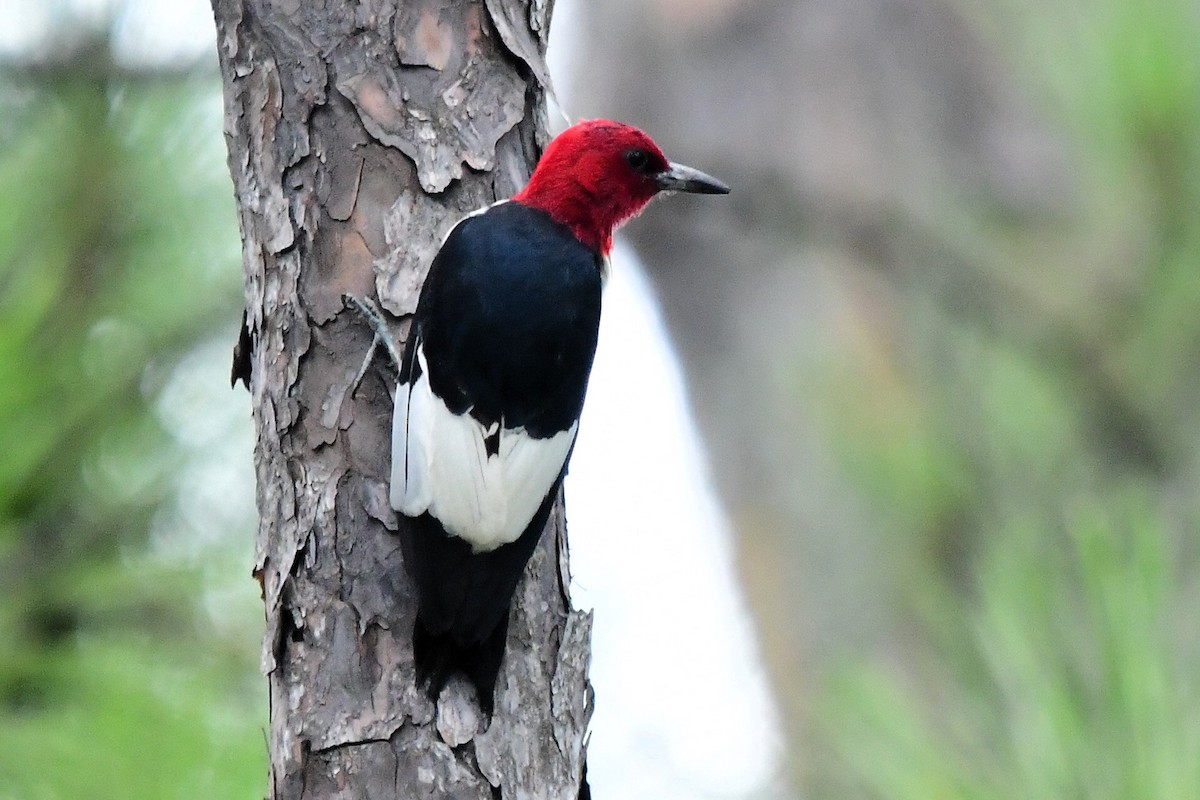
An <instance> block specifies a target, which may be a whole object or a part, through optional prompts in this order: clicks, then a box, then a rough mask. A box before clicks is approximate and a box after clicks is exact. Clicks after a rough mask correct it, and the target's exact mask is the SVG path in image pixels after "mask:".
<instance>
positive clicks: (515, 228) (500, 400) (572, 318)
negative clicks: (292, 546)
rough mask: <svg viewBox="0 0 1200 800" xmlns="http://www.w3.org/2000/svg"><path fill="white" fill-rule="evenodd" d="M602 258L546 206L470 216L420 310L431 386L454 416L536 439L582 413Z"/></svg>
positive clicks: (439, 262)
mask: <svg viewBox="0 0 1200 800" xmlns="http://www.w3.org/2000/svg"><path fill="white" fill-rule="evenodd" d="M599 259H600V256H599V254H598V253H596V252H595V251H593V250H591V249H589V248H588V247H586V246H585V245H583V244H582V243H580V241H579V240H578V239H576V238H575V236H574V234H573V233H571V230H570V229H569V228H567V227H566V226H565V225H561V224H559V223H557V222H555V221H554V220H553V219H551V218H550V216H549V215H548V214H546V213H545V212H544V211H541V210H539V209H535V208H531V207H529V206H525V205H522V204H520V203H517V202H514V201H509V202H507V203H502V204H500V205H497V206H493V207H492V208H490V209H489V210H488V211H486V212H484V213H483V214H480V215H477V216H473V217H468V218H467V219H465V220H463V221H462V222H461V223H459V224H458V226H456V227H455V229H454V230H453V231H452V232H451V233H450V235H449V236H448V237H447V239H446V243H445V244H444V245H443V246H442V249H441V251H440V252H439V253H438V255H437V257H436V258H435V259H434V261H433V264H432V266H431V267H430V270H429V277H428V279H427V280H426V282H425V287H424V289H423V290H422V292H421V299H420V302H419V303H418V306H417V314H416V323H415V324H416V326H417V335H418V337H419V338H420V340H421V342H422V343H423V344H424V351H425V358H426V361H427V363H428V365H429V372H430V379H431V385H432V388H433V391H434V394H436V395H437V396H438V397H440V398H441V399H442V400H443V401H444V402H445V403H446V405H447V407H448V408H449V409H450V410H451V411H452V412H454V413H456V414H461V413H463V412H465V411H467V410H468V409H470V412H471V415H472V416H474V417H475V418H476V419H478V420H479V421H480V422H483V423H484V424H485V425H488V424H491V423H492V422H495V421H498V420H501V419H503V421H504V425H505V426H506V427H508V428H525V429H526V431H527V432H528V433H529V434H530V435H532V436H534V437H536V438H546V437H549V436H553V435H554V434H555V433H558V432H559V431H562V430H566V429H567V428H569V427H570V426H571V425H572V424H573V423H574V422H575V420H576V419H578V418H579V412H580V410H581V409H582V408H583V396H584V392H585V391H586V390H587V380H588V373H589V372H590V371H591V368H592V358H593V356H594V355H595V353H596V336H597V333H598V330H599V326H600V288H601V286H600V263H599Z"/></svg>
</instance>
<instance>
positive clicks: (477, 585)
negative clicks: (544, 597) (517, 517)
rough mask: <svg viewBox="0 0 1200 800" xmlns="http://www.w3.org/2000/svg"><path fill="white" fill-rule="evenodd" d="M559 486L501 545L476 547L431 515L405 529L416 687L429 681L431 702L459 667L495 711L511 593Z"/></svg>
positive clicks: (482, 705)
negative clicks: (413, 597) (413, 604)
mask: <svg viewBox="0 0 1200 800" xmlns="http://www.w3.org/2000/svg"><path fill="white" fill-rule="evenodd" d="M560 480H561V478H560ZM558 487H559V484H558V482H555V484H554V486H553V487H551V489H550V492H549V493H548V494H547V495H546V498H545V500H543V501H542V505H541V507H539V508H538V510H537V513H536V514H534V515H533V519H532V520H530V522H529V525H528V526H527V527H526V529H525V531H524V533H522V534H521V536H520V537H518V538H517V540H516V541H514V542H510V543H509V544H505V545H501V546H500V547H497V548H496V549H495V550H490V551H487V552H482V553H476V552H474V551H473V550H472V549H471V546H470V545H469V544H468V543H467V542H465V541H464V540H462V539H460V538H458V537H457V536H450V535H448V534H447V533H446V531H445V529H444V528H442V525H441V523H440V522H438V521H437V519H435V518H434V517H433V516H432V515H431V514H428V513H425V514H422V515H421V516H419V517H410V518H409V520H408V524H407V525H405V526H403V527H402V528H401V531H400V543H401V547H402V548H403V551H404V560H405V563H406V565H407V567H408V570H409V573H410V574H411V575H412V576H413V578H414V580H415V582H416V585H417V593H418V607H417V624H416V626H415V628H414V630H413V661H414V664H415V667H416V673H417V685H418V686H425V687H426V688H427V689H428V690H429V694H430V697H431V698H432V699H435V700H436V699H437V696H438V694H440V693H441V691H442V688H443V687H445V685H446V682H447V681H448V680H449V679H450V676H451V675H453V674H454V673H455V672H461V673H463V674H464V675H465V676H466V677H467V678H468V679H469V680H470V681H471V683H472V684H474V686H475V690H476V692H477V693H478V697H479V707H480V708H481V709H482V710H483V711H484V712H486V713H487V714H488V715H490V714H491V712H492V709H493V707H494V705H495V688H496V678H497V676H498V675H499V674H500V665H501V663H502V661H503V660H504V646H505V642H506V640H507V638H508V613H509V608H510V606H511V605H512V598H513V592H514V591H515V590H516V587H517V584H518V583H519V582H520V580H521V575H522V574H523V573H524V572H525V564H526V563H527V562H528V561H529V557H530V556H531V555H532V554H533V551H534V549H535V548H536V547H537V543H538V540H539V539H540V538H541V536H542V529H543V528H545V527H546V520H547V519H548V518H549V516H550V509H551V508H552V507H553V506H554V501H555V499H556V498H557V497H558Z"/></svg>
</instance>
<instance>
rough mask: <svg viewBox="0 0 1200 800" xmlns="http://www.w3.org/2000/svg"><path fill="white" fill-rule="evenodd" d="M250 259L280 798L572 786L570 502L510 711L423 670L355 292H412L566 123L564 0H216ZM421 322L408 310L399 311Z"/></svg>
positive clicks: (381, 403) (262, 552) (408, 302)
mask: <svg viewBox="0 0 1200 800" xmlns="http://www.w3.org/2000/svg"><path fill="white" fill-rule="evenodd" d="M213 7H214V12H215V16H216V22H217V30H218V48H219V51H220V60H221V71H222V75H223V77H224V83H225V133H226V138H227V142H228V146H229V164H230V171H231V173H232V175H233V181H234V186H235V190H236V195H237V203H238V208H239V216H240V223H241V230H242V240H243V258H244V264H245V271H246V307H247V329H248V335H249V339H248V341H245V342H244V343H243V345H244V348H243V349H246V348H247V347H248V349H249V350H250V358H249V362H248V363H249V365H250V376H249V377H250V380H249V386H250V390H251V393H252V395H253V405H254V419H255V426H256V431H257V444H256V448H255V466H256V470H257V479H258V508H259V514H260V522H259V529H258V534H257V539H256V555H255V559H256V563H255V576H256V577H257V578H258V580H259V582H260V583H261V585H262V592H263V601H264V604H265V607H266V623H267V624H266V636H265V639H264V647H263V669H264V671H265V673H266V674H267V675H268V679H269V684H270V698H271V722H270V726H271V732H270V742H269V745H270V761H271V796H272V797H273V798H326V797H356V798H359V797H362V798H375V797H379V798H383V797H389V798H390V797H405V798H413V797H422V798H424V797H455V798H464V799H465V798H488V799H489V800H490V798H495V797H504V798H524V797H538V798H566V797H572V798H573V797H575V796H577V794H578V793H579V789H580V784H581V781H582V780H583V778H582V775H583V764H584V752H583V751H584V733H585V729H586V726H587V723H588V719H589V717H590V714H591V689H590V686H589V684H588V681H587V665H588V661H589V658H590V644H589V641H590V632H591V617H590V615H588V614H585V613H581V612H578V611H574V610H572V608H571V605H570V601H569V598H568V594H567V587H568V584H569V573H568V564H567V555H566V546H565V545H566V530H565V524H564V517H563V509H562V504H561V501H560V503H559V505H558V506H557V507H556V510H555V513H554V514H553V515H552V518H551V521H550V524H549V530H548V532H547V534H546V535H544V536H543V538H542V542H541V544H540V545H539V548H538V551H537V552H536V553H535V555H534V557H533V559H532V560H531V562H530V565H529V567H528V572H527V575H526V578H525V580H524V582H523V583H522V586H521V587H520V588H519V589H518V591H517V597H516V600H515V603H514V610H513V613H512V621H511V625H510V628H509V639H508V647H507V654H506V658H505V663H504V667H503V669H502V671H501V674H500V678H499V681H498V685H497V691H496V710H495V715H494V717H493V718H492V720H491V724H490V726H487V728H486V730H484V726H485V725H486V722H485V721H484V720H482V719H480V718H479V714H478V711H477V710H476V707H475V705H474V704H473V703H472V702H471V701H470V700H469V699H468V698H467V694H466V692H465V691H464V687H465V685H466V684H465V682H463V683H459V682H452V683H451V685H450V686H448V687H447V689H446V690H445V691H444V692H443V693H442V695H441V697H440V699H439V701H438V703H437V704H434V703H432V702H431V701H430V700H429V699H427V698H426V696H425V694H424V692H423V691H421V690H418V689H417V688H416V687H415V686H414V684H413V670H412V651H411V633H412V627H413V617H414V611H415V609H414V602H413V598H414V593H413V587H412V586H411V584H410V582H409V579H408V576H407V574H406V572H405V570H404V565H403V563H402V561H401V555H400V547H399V542H398V539H397V537H396V536H395V535H394V532H395V531H396V530H397V526H399V525H404V524H406V520H405V519H404V518H403V517H400V518H397V516H396V515H395V514H394V512H393V511H392V510H391V509H390V508H389V505H388V501H387V494H388V493H387V478H386V476H387V473H388V454H389V452H390V415H391V407H392V404H391V399H390V397H389V394H388V384H389V383H390V381H391V378H390V377H385V375H386V370H383V369H373V370H370V371H369V372H368V375H367V378H366V380H365V382H364V383H363V384H362V386H361V387H360V388H359V390H358V391H357V392H355V391H353V390H352V386H351V384H352V382H353V379H354V377H355V374H356V372H357V370H358V367H359V364H360V363H361V361H362V358H363V356H364V354H365V353H366V351H367V349H368V347H369V346H370V344H371V332H370V330H369V328H368V327H367V325H366V324H365V323H364V321H363V320H362V319H361V318H360V317H359V316H358V315H357V314H356V313H355V312H354V311H352V310H348V309H347V308H346V307H345V306H344V304H343V299H342V298H343V295H344V294H354V295H358V296H371V295H372V294H375V295H377V296H378V299H379V303H380V305H381V306H382V307H383V308H384V309H385V310H386V311H388V312H390V314H391V315H393V316H395V317H404V316H405V315H408V314H411V313H412V311H413V310H414V308H415V306H416V301H417V294H418V290H419V287H420V285H421V281H422V280H423V278H424V274H425V270H426V269H427V268H428V265H429V262H430V260H431V259H432V257H433V254H434V253H435V252H436V250H437V248H438V245H439V242H440V241H441V238H442V236H443V235H444V233H445V232H446V231H447V230H448V229H449V227H450V226H451V225H452V224H453V223H454V222H455V221H456V220H457V219H458V218H459V217H461V216H462V215H463V214H464V213H466V212H468V211H471V210H474V209H476V208H479V207H481V206H484V205H486V204H488V203H491V202H492V201H494V200H495V199H496V198H498V197H507V196H509V195H510V194H512V193H513V192H514V191H515V190H516V189H517V188H518V187H519V186H520V185H522V184H523V183H524V182H525V180H526V179H527V178H528V175H529V172H530V169H531V168H532V165H533V164H534V163H535V161H536V156H537V155H538V153H539V152H540V148H541V147H542V146H543V145H544V144H545V140H546V124H545V110H544V90H545V86H546V80H547V79H546V71H545V65H544V61H543V58H542V57H543V54H544V51H545V43H546V34H547V29H548V25H549V20H550V12H551V7H552V0H545V1H539V0H532V1H531V2H526V1H525V0H486V1H484V0H479V1H477V2H467V1H466V0H416V2H411V3H397V2H396V1H395V0H364V2H360V3H345V4H341V3H336V4H329V5H328V6H325V4H320V3H300V2H294V1H293V2H270V1H269V0H213ZM397 329H398V328H397Z"/></svg>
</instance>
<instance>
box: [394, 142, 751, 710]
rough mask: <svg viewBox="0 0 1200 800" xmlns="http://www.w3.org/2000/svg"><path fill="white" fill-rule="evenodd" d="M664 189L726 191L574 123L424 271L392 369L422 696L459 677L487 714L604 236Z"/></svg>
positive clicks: (568, 413) (587, 329) (580, 383)
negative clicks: (512, 192)
mask: <svg viewBox="0 0 1200 800" xmlns="http://www.w3.org/2000/svg"><path fill="white" fill-rule="evenodd" d="M664 191H666V192H673V191H680V192H696V193H700V194H725V193H727V192H728V191H729V187H727V186H726V185H725V184H723V183H721V182H720V181H718V180H717V179H715V178H712V177H710V176H708V175H705V174H704V173H702V172H699V171H698V170H694V169H691V168H690V167H685V166H682V165H680V164H673V163H671V162H669V161H667V158H666V156H664V155H663V153H662V151H661V150H660V149H659V148H658V145H656V144H655V143H654V141H653V140H652V139H651V138H650V137H649V136H647V135H646V134H645V133H643V132H642V131H640V130H638V129H637V128H633V127H631V126H629V125H624V124H622V123H619V122H610V121H608V120H592V121H587V122H581V123H579V124H577V125H574V126H573V127H571V128H568V129H567V130H566V131H564V132H563V133H562V134H560V135H559V136H558V137H557V138H555V139H554V140H553V141H552V142H551V143H550V145H549V147H547V148H546V152H545V154H544V155H543V156H542V159H541V161H540V162H539V163H538V165H537V169H536V170H535V171H534V173H533V177H532V178H530V180H529V184H528V185H527V186H526V187H525V188H524V189H523V190H521V191H520V192H518V193H517V194H516V196H515V197H513V198H512V199H511V200H508V201H502V202H499V203H497V204H495V205H493V206H490V207H489V208H487V209H485V210H483V211H480V212H476V213H474V214H471V215H470V216H468V217H466V218H465V219H463V220H462V221H461V222H459V223H458V224H457V225H456V226H455V227H454V229H453V230H451V231H450V234H449V235H448V236H447V237H446V240H445V242H444V243H443V245H442V248H441V250H440V251H439V252H438V254H437V256H436V257H435V258H434V260H433V264H432V265H431V266H430V268H429V277H428V278H427V279H426V282H425V286H424V288H423V289H422V291H421V296H420V300H419V301H418V305H417V311H416V315H415V317H414V319H413V325H412V329H411V332H410V334H409V337H408V343H407V346H406V347H405V350H404V354H403V356H402V358H401V364H400V379H399V386H398V388H397V391H396V406H395V417H394V421H393V429H392V476H391V504H392V506H393V507H394V508H395V509H396V510H397V511H399V512H400V513H401V514H403V515H405V516H407V517H410V518H411V519H410V522H409V524H408V525H405V526H402V537H403V538H402V543H403V551H404V557H405V562H406V563H407V565H408V569H409V571H410V572H411V574H412V576H413V578H414V581H415V583H416V586H417V592H418V603H419V606H418V609H417V624H416V630H415V632H414V637H413V655H414V659H415V662H416V670H417V677H418V681H420V682H424V683H426V684H427V685H428V688H429V689H430V691H431V694H432V695H433V696H436V695H437V693H438V692H439V691H440V690H441V688H442V686H443V685H444V684H445V682H446V680H447V678H448V677H449V676H450V675H451V674H452V673H453V672H455V671H459V670H461V671H462V672H464V673H465V674H466V676H467V677H468V678H470V680H471V681H472V683H474V685H475V688H476V690H477V692H478V698H479V703H480V706H481V707H482V708H483V709H484V710H485V711H486V712H488V713H490V711H491V708H492V703H493V692H494V688H495V682H496V676H497V674H498V672H499V669H500V663H501V659H502V657H503V654H504V643H505V637H506V634H507V629H508V614H509V606H510V604H511V602H512V596H513V592H514V590H515V589H516V586H517V582H518V581H519V580H520V578H521V574H522V572H523V571H524V568H525V564H526V562H527V561H528V560H529V557H530V556H531V555H532V554H533V550H534V547H535V546H536V545H537V542H538V539H539V538H540V537H541V533H542V529H543V528H544V527H545V526H546V520H547V517H548V516H549V514H550V508H551V506H552V505H553V504H554V499H555V497H556V496H557V494H558V488H559V485H560V483H561V481H562V478H563V474H564V473H565V472H566V466H567V459H568V458H569V457H570V455H571V448H572V446H573V445H574V443H575V434H576V431H577V430H578V428H579V413H580V411H581V410H582V409H583V396H584V392H585V390H586V389H587V382H588V373H589V372H590V371H591V368H592V357H593V355H594V354H595V352H596V334H597V330H598V327H599V324H600V289H601V283H602V278H603V274H604V271H605V268H606V264H607V256H608V252H609V250H610V249H611V247H612V234H613V230H614V229H615V228H616V227H618V226H619V225H620V224H621V223H623V222H625V221H626V220H628V219H629V218H630V217H632V216H634V215H635V214H637V213H638V212H639V211H641V210H642V209H643V208H644V207H645V206H646V204H647V203H648V202H650V200H651V199H652V198H653V197H654V196H655V195H657V194H658V193H659V192H664Z"/></svg>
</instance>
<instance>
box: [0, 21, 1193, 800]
mask: <svg viewBox="0 0 1200 800" xmlns="http://www.w3.org/2000/svg"><path fill="white" fill-rule="evenodd" d="M212 35H213V34H212V22H211V16H210V12H209V10H208V7H207V5H206V4H205V3H203V2H196V1H195V0H187V2H182V0H177V1H176V2H171V0H158V1H157V2H155V1H154V0H128V1H127V2H121V1H120V0H108V1H107V2H106V0H59V1H58V2H37V0H7V2H6V3H4V4H3V5H0V640H2V641H3V642H4V644H3V646H0V798H3V800H9V798H13V799H14V800H26V798H37V799H40V798H47V799H50V798H79V797H87V798H226V797H229V798H255V797H261V796H262V794H263V792H264V789H265V774H266V758H265V746H266V745H265V737H264V735H263V728H264V726H265V724H266V692H265V683H264V681H263V680H262V679H261V677H260V676H259V674H258V669H257V661H258V652H259V637H260V634H261V609H260V608H259V605H258V596H257V587H256V586H255V584H254V582H253V581H252V580H251V578H250V576H249V571H250V566H251V556H250V553H251V540H252V536H253V529H254V522H253V517H254V502H253V498H254V491H253V470H252V466H251V458H250V452H251V446H252V445H251V436H252V432H251V425H250V419H249V399H248V397H247V396H246V394H245V393H244V392H230V391H229V390H228V389H227V383H226V381H227V375H228V357H229V352H230V347H231V345H232V343H233V341H234V337H235V332H236V325H237V322H238V314H239V310H240V306H241V289H240V285H241V267H240V247H239V243H238V239H237V230H236V223H235V214H234V209H233V201H232V192H231V187H230V183H229V178H228V176H227V172H226V168H225V153H224V142H223V140H222V136H221V98H220V85H219V77H218V75H217V72H216V62H215V58H214V54H213V52H212V50H213V43H212ZM1197 42H1200V5H1197V4H1196V3H1195V2H1194V1H1193V0H1066V2H1061V3H1057V4H1046V3H1040V2H1033V0H991V2H980V0H942V1H941V2H939V1H938V0H836V2H835V1H834V0H797V1H796V2H785V1H784V0H603V2H600V0H596V2H591V3H579V2H576V1H575V0H560V2H559V3H558V7H557V11H556V18H555V32H554V43H553V50H554V53H553V55H554V67H555V74H556V75H558V82H559V86H558V93H559V97H560V101H561V105H562V107H563V109H564V110H565V112H566V113H567V114H569V115H570V116H572V117H573V118H579V117H588V116H611V117H615V118H621V119H625V120H627V121H629V122H632V123H634V124H637V125H640V126H642V127H644V128H646V129H647V130H649V131H650V132H651V133H652V134H653V135H654V137H655V138H656V139H657V140H658V141H659V142H660V144H662V145H663V146H664V148H665V149H666V150H667V152H668V154H669V155H670V156H671V157H672V158H674V159H676V160H679V161H683V162H685V163H688V164H692V165H694V166H697V167H700V168H702V169H704V170H706V171H708V172H711V173H713V174H715V175H718V176H719V177H721V178H723V179H724V180H726V181H727V182H728V183H730V184H731V185H732V186H733V187H734V192H733V194H731V195H730V196H729V197H728V198H723V199H719V200H714V199H713V198H682V197H681V198H675V199H672V200H671V201H669V202H660V203H657V204H655V205H654V206H652V207H651V209H650V210H649V211H647V212H646V214H645V215H643V218H642V219H640V220H638V221H637V222H635V223H634V224H632V225H631V226H630V227H629V229H628V236H629V238H628V239H627V240H626V242H627V245H623V246H622V248H621V251H620V253H621V257H620V260H619V262H618V264H617V269H616V276H615V277H614V283H613V285H612V286H611V287H610V292H609V295H608V297H607V298H606V304H607V305H606V319H605V331H604V332H603V333H602V337H603V340H602V345H601V347H602V350H601V353H600V355H599V356H598V363H597V372H596V375H595V377H594V379H593V391H592V396H591V397H590V399H589V404H588V409H587V412H586V413H587V414H588V417H587V420H586V421H585V424H584V426H583V428H582V433H581V440H580V444H579V448H578V450H577V453H576V457H575V462H574V464H573V471H572V478H571V482H570V484H569V486H568V495H569V498H570V509H571V526H572V527H571V532H572V542H573V549H574V552H575V559H574V562H573V565H574V567H575V570H576V573H577V574H576V583H577V586H576V589H577V592H576V601H577V603H578V604H580V605H583V606H584V607H594V608H595V609H596V615H597V628H596V644H595V647H596V663H595V666H594V670H593V680H594V681H595V683H596V685H597V693H598V697H597V703H598V705H597V714H596V720H595V732H594V735H593V739H592V745H591V746H592V750H591V757H592V763H591V766H592V778H593V784H594V787H595V791H596V796H597V797H599V798H602V799H603V798H612V797H621V798H635V797H646V798H652V797H653V798H664V797H666V798H673V797H680V798H684V797H689V798H691V797H694V798H743V797H745V798H749V797H779V798H784V797H787V798H792V797H795V798H849V797H853V798H859V797H862V798H895V799H897V800H928V799H929V798H982V799H984V800H992V799H995V800H1007V799H1008V798H1031V799H1033V800H1040V799H1042V798H1044V799H1045V800H1060V798H1068V797H1069V798H1089V799H1090V798H1139V799H1141V798H1163V799H1168V798H1180V799H1181V800H1182V799H1185V798H1192V799H1194V798H1196V797H1197V796H1200V788H1198V787H1200V637H1198V636H1197V634H1196V627H1197V623H1196V620H1195V612H1196V610H1197V609H1198V608H1200V540H1198V538H1197V536H1196V535H1195V530H1196V525H1197V521H1198V520H1200V499H1197V492H1196V491H1195V487H1196V486H1197V485H1198V483H1200V457H1198V456H1200V448H1198V447H1197V444H1198V442H1197V439H1198V438H1200V424H1198V423H1200V386H1198V385H1197V384H1200V369H1197V366H1198V363H1200V269H1198V268H1197V267H1198V263H1197V262H1198V261H1200V47H1197V44H1196V43H1197ZM635 253H636V255H635ZM638 258H640V259H641V261H642V263H644V265H645V268H644V269H645V272H644V273H643V272H642V271H641V270H642V267H639V266H638ZM648 404H649V405H648ZM647 408H650V409H651V410H650V412H649V413H647V412H646V409H647ZM634 423H640V424H637V425H635V424H634ZM631 453H633V458H631V457H630V454H631ZM632 462H636V464H635V463H632ZM639 470H641V471H639ZM589 487H590V488H589ZM639 491H640V493H639ZM622 537H623V538H622Z"/></svg>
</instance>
